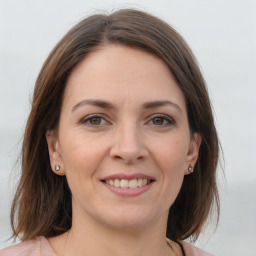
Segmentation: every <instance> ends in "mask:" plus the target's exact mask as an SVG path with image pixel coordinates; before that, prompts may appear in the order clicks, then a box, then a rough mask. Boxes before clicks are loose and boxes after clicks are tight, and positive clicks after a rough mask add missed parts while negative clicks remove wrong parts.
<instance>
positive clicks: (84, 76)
mask: <svg viewBox="0 0 256 256" xmlns="http://www.w3.org/2000/svg"><path fill="white" fill-rule="evenodd" d="M47 141H48V145H49V152H50V159H51V165H52V168H53V169H54V166H55V165H57V164H59V165H60V171H58V172H56V174H59V175H66V177H67V180H68V184H69V186H70V190H71V192H72V200H73V201H72V203H73V220H74V221H75V220H76V219H79V220H80V222H81V220H83V219H87V220H90V221H96V222H97V223H101V224H104V225H107V226H111V227H113V228H122V229H125V228H127V229H131V228H132V229H140V228H144V227H145V226H146V225H153V224H156V223H159V221H160V220H161V221H162V222H164V223H165V224H166V220H167V217H168V210H169V207H170V206H171V205H172V203H173V202H174V200H175V198H176V196H177V194H178V192H179V190H180V187H181V184H182V181H183V177H184V175H185V174H188V171H187V170H188V166H189V164H191V165H194V164H195V162H196V159H197V154H198V149H199V145H200V137H199V136H198V135H193V136H191V134H190V131H189V124H188V119H187V112H186V105H185V99H184V96H183V93H182V91H181V90H180V89H179V87H178V86H177V84H176V82H175V80H174V78H173V76H172V75H171V73H170V71H169V70H168V68H167V66H166V65H165V64H164V63H163V62H162V61H161V60H160V59H158V58H157V57H155V56H153V55H151V54H149V53H147V52H144V51H142V50H140V49H135V48H130V47H127V46H122V45H109V46H104V47H102V48H101V49H99V50H97V51H95V52H93V53H91V54H90V55H89V56H87V57H86V59H84V60H83V61H82V62H81V63H80V64H79V65H78V66H77V67H76V68H75V69H74V71H73V72H72V73H71V75H70V77H69V80H68V82H67V87H66V90H65V94H64V98H63V105H62V110H61V116H60V123H59V129H58V132H57V135H56V133H54V132H51V131H48V132H47Z"/></svg>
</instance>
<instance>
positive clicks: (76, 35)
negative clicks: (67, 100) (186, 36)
mask: <svg viewBox="0 0 256 256" xmlns="http://www.w3.org/2000/svg"><path fill="white" fill-rule="evenodd" d="M112 43H118V44H124V45H127V46H131V47H138V48H141V49H143V50H146V51H148V52H150V53H152V54H154V55H156V56H158V57H159V58H161V59H162V60H163V61H164V62H165V63H166V65H167V66H168V67H169V69H170V71H171V72H172V74H173V76H174V77H175V79H176V81H177V83H178V85H179V87H180V89H181V90H182V92H183V94H184V96H185V99H186V106H187V113H188V120H189V126H190V130H191V133H192V134H193V133H194V132H197V133H199V134H200V135H201V137H202V143H201V147H200V150H199V158H198V161H197V163H196V165H195V167H194V174H193V175H187V176H185V178H184V182H183V185H182V188H181V190H180V193H179V195H178V197H177V199H176V200H175V202H174V204H173V205H172V206H171V207H170V210H169V218H168V225H167V231H166V235H167V237H168V238H170V239H172V240H180V239H186V238H188V237H192V238H194V239H196V238H197V237H198V235H199V234H200V232H201V230H202V227H203V225H204V224H205V222H206V220H207V218H208V216H209V213H210V212H211V210H212V209H213V207H214V206H215V207H216V208H217V216H218V214H219V197H218V190H217V186H216V168H217V164H218V158H219V141H218V136H217V132H216V128H215V125H214V119H213V114H212V108H211V104H210V100H209V96H208V92H207V89H206V86H205V82H204V79H203V77H202V75H201V72H200V70H199V68H198V66H197V63H196V60H195V58H194V56H193V54H192V53H191V51H190V49H189V47H188V46H187V44H186V43H185V41H184V40H183V39H182V37H181V36H180V35H179V34H178V33H177V32H176V31H175V30H174V29H173V28H172V27H170V26H169V25H168V24H166V23H165V22H163V21H162V20H160V19H158V18H156V17H154V16H151V15H149V14H147V13H144V12H141V11H137V10H128V9H125V10H119V11H116V12H114V13H113V14H110V15H103V14H100V15H93V16H91V17H89V18H86V19H84V20H82V21H81V22H80V23H78V24H77V25H76V26H75V27H74V28H73V29H71V30H70V31H69V32H68V33H67V34H66V35H65V36H64V38H63V39H62V40H61V41H60V42H59V43H58V44H57V46H56V47H55V48H54V50H53V51H52V52H51V53H50V55H49V57H48V58H47V60H46V62H45V63H44V65H43V67H42V70H41V72H40V74H39V76H38V78H37V81H36V85H35V89H34V96H33V102H32V109H31V112H30V115H29V117H28V121H27V125H26V129H25V134H24V140H23V147H22V174H21V178H20V182H19V185H18V188H17V191H16V194H15V197H14V201H13V204H12V211H11V225H12V229H13V237H14V238H16V237H17V236H19V237H20V238H21V240H23V241H25V240H28V239H32V238H34V237H36V236H46V237H51V236H55V235H59V234H61V233H63V232H65V231H67V230H68V229H70V227H71V224H72V207H71V192H70V190H69V187H68V184H67V180H66V177H65V176H62V177H61V176H58V175H55V174H54V173H53V172H52V170H51V166H50V160H49V153H48V147H47V142H46V138H45V133H46V131H47V130H53V129H57V127H58V122H59V117H60V111H61V105H62V98H63V93H64V90H65V85H66V82H67V79H68V77H69V75H70V73H71V72H72V70H73V69H74V67H75V66H76V65H77V64H78V63H79V62H80V61H81V60H83V59H84V58H85V56H86V55H87V54H88V53H90V52H92V51H94V50H95V49H96V48H97V47H100V46H102V45H106V44H112Z"/></svg>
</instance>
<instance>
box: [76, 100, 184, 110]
mask: <svg viewBox="0 0 256 256" xmlns="http://www.w3.org/2000/svg"><path fill="white" fill-rule="evenodd" d="M84 105H92V106H96V107H100V108H105V109H114V108H115V107H114V105H113V104H112V103H110V102H107V101H104V100H91V99H87V100H82V101H80V102H78V103H77V104H76V105H74V106H73V107H72V112H74V111H75V110H76V109H77V108H79V107H81V106H84ZM166 105H171V106H172V107H174V108H176V109H177V110H178V111H179V112H182V110H181V108H180V106H179V105H177V104H176V103H174V102H171V101H168V100H158V101H149V102H146V103H144V104H143V105H142V107H143V108H144V109H151V108H157V107H162V106H166Z"/></svg>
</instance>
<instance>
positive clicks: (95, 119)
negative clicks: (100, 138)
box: [81, 115, 107, 126]
mask: <svg viewBox="0 0 256 256" xmlns="http://www.w3.org/2000/svg"><path fill="white" fill-rule="evenodd" d="M81 123H82V124H85V125H88V126H102V125H105V124H107V121H106V119H104V118H103V117H102V116H99V115H90V116H87V117H85V118H84V119H82V121H81Z"/></svg>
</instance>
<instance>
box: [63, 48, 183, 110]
mask: <svg viewBox="0 0 256 256" xmlns="http://www.w3.org/2000/svg"><path fill="white" fill-rule="evenodd" d="M84 97H86V98H101V97H104V98H105V99H106V100H109V101H113V100H118V99H120V100H124V99H129V100H132V101H133V102H136V100H143V99H144V100H145V101H151V100H159V98H161V100H169V99H170V97H171V98H173V99H176V100H177V101H180V104H183V105H184V103H185V101H184V96H183V93H182V91H181V90H180V88H179V86H178V85H177V83H176V81H175V79H174V78H173V75H172V74H171V72H170V70H169V68H168V67H167V65H166V64H165V63H164V62H163V61H162V60H161V59H160V58H158V57H156V56H154V55H153V54H150V53H148V52H146V51H143V50H141V49H139V48H132V47H127V46H123V45H119V44H118V45H107V46H103V47H101V48H99V49H97V50H95V51H93V52H91V53H90V54H89V55H88V56H86V58H85V59H84V60H82V61H81V62H80V63H79V64H78V65H77V66H76V67H75V69H74V70H73V71H72V73H71V75H70V77H69V79H68V82H67V87H66V91H65V96H64V101H66V102H70V101H71V100H81V99H82V98H84Z"/></svg>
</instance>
